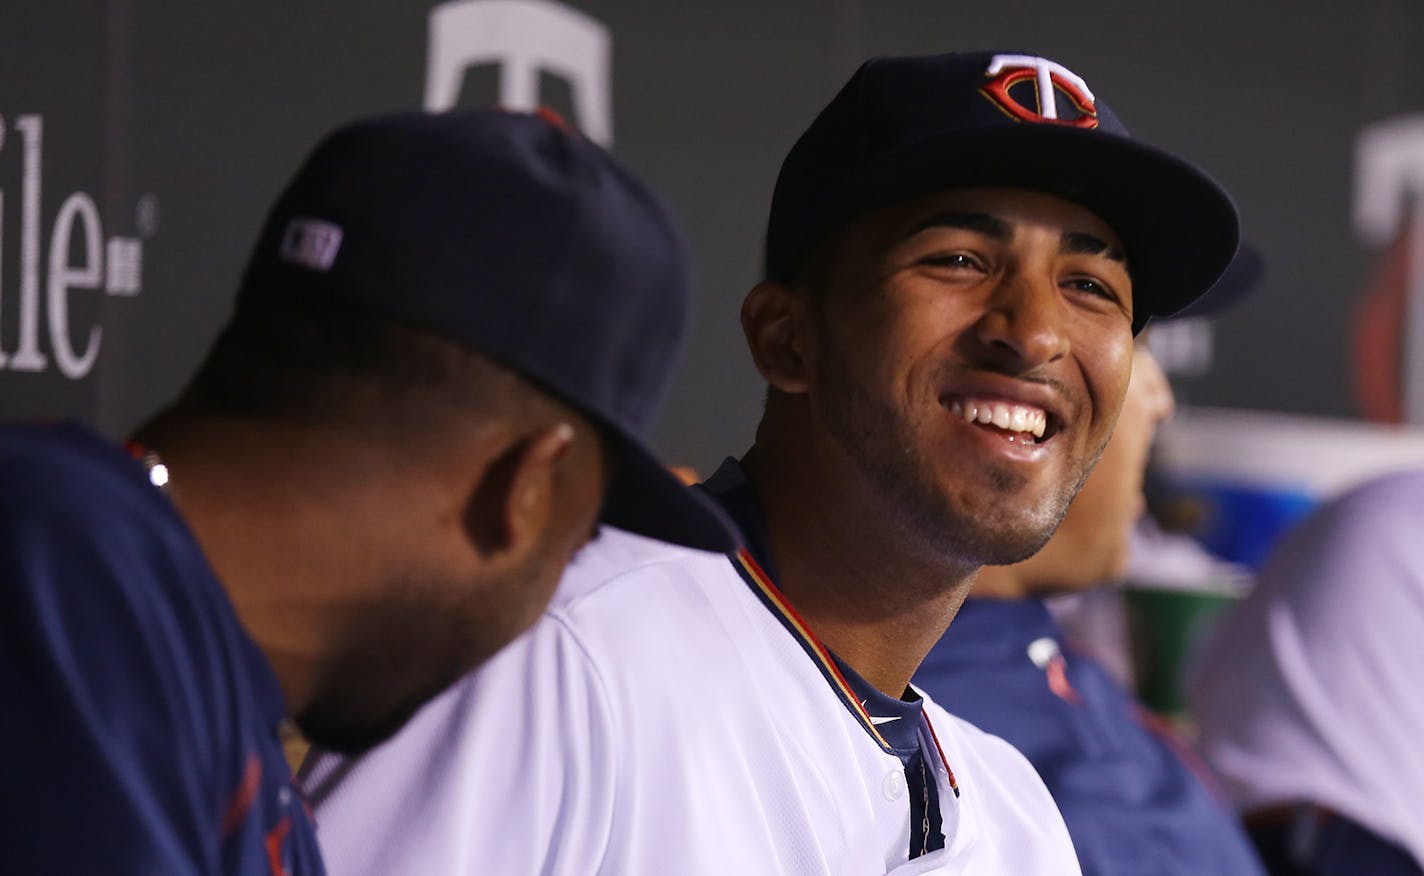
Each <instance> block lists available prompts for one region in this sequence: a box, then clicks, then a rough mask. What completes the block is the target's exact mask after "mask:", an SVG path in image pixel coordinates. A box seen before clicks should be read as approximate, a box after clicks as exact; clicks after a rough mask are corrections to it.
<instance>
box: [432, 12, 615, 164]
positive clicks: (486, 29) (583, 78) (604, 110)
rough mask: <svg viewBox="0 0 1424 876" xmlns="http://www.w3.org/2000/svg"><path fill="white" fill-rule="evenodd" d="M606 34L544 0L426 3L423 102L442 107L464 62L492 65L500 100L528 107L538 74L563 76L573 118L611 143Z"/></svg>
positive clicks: (456, 95) (453, 95)
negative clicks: (427, 36) (430, 6)
mask: <svg viewBox="0 0 1424 876" xmlns="http://www.w3.org/2000/svg"><path fill="white" fill-rule="evenodd" d="M611 44H612V39H611V38H610V36H609V33H608V28H606V27H604V26H603V25H602V24H601V23H599V22H598V21H596V20H594V19H592V18H590V17H589V16H587V15H585V14H583V13H582V12H579V11H577V10H575V9H570V8H569V7H567V6H564V5H562V4H560V3H554V2H551V0H454V2H450V3H442V4H441V5H439V6H437V7H435V8H434V9H432V10H431V11H430V44H429V50H428V55H427V60H426V71H425V108H426V109H427V110H432V111H439V110H447V109H450V108H452V107H454V106H455V104H456V103H457V102H458V101H459V99H460V84H461V82H463V81H464V73H465V71H466V69H468V68H469V67H472V66H475V65H479V64H494V65H497V66H498V67H499V71H500V83H499V102H500V105H502V106H505V107H508V108H509V109H515V110H532V109H534V108H535V107H537V106H538V105H539V103H540V100H539V74H540V73H541V72H545V73H551V74H553V75H556V76H559V77H562V78H563V79H565V80H567V81H568V83H569V87H570V90H571V92H572V94H573V104H574V111H575V113H576V115H577V118H576V119H574V123H575V124H576V125H578V127H579V128H580V129H581V130H582V131H583V132H584V133H585V134H587V135H588V137H589V139H590V140H593V141H594V142H596V143H599V144H602V145H603V146H609V145H611V144H612V143H613V100H612V94H613V89H612V83H611V80H610V76H609V58H610V54H611V51H610V46H611Z"/></svg>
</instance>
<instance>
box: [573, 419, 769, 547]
mask: <svg viewBox="0 0 1424 876" xmlns="http://www.w3.org/2000/svg"><path fill="white" fill-rule="evenodd" d="M612 437H615V438H616V450H617V454H618V459H617V462H616V466H617V467H616V469H615V470H614V473H613V479H612V481H611V482H610V483H609V485H608V493H607V495H606V496H605V497H604V500H603V512H602V514H601V515H600V518H599V519H600V520H601V521H602V522H603V523H606V524H608V525H609V526H616V527H618V528H619V529H624V530H627V531H629V532H634V533H637V534H638V535H645V536H648V537H649V538H656V539H659V540H661V541H667V542H672V543H673V544H679V545H683V546H684V547H690V548H696V549H698V550H703V551H714V552H716V553H731V552H732V551H735V550H737V549H738V548H739V547H741V544H742V538H741V536H740V534H739V533H738V530H737V527H736V524H734V523H733V522H732V520H731V518H729V517H728V516H727V514H726V512H724V511H723V510H722V509H721V507H720V506H718V505H717V503H716V502H715V501H714V500H712V499H711V498H709V497H708V496H706V495H704V494H703V493H702V492H701V491H700V490H696V489H693V488H692V487H691V486H688V485H687V484H685V483H683V481H682V480H681V479H680V478H679V477H678V476H677V475H675V474H674V473H673V472H672V471H670V470H669V469H668V468H667V467H666V466H664V465H663V464H662V463H660V462H658V460H657V459H656V458H655V457H654V456H653V455H652V454H651V453H650V452H648V450H647V449H646V448H644V447H643V446H642V445H641V444H640V443H638V442H637V441H636V440H634V439H632V438H630V437H629V436H627V435H625V434H621V433H616V434H615V435H614V436H612Z"/></svg>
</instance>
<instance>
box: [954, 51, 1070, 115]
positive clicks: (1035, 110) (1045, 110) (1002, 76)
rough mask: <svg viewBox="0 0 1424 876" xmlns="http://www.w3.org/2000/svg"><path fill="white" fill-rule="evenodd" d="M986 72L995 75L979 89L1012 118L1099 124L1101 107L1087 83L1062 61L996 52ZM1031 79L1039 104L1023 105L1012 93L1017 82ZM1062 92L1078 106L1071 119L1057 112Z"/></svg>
mask: <svg viewBox="0 0 1424 876" xmlns="http://www.w3.org/2000/svg"><path fill="white" fill-rule="evenodd" d="M984 75H985V76H989V77H992V78H991V79H990V80H989V81H988V82H987V83H985V84H984V87H983V88H980V89H979V92H980V93H981V94H983V95H984V96H985V97H987V98H989V99H990V100H992V101H993V102H994V103H995V105H997V106H998V107H999V109H1001V110H1003V111H1004V112H1005V113H1006V114H1007V115H1008V116H1009V117H1010V118H1015V119H1018V120H1019V121H1022V122H1039V123H1044V124H1050V125H1070V126H1072V127H1074V128H1087V129H1091V128H1096V127H1097V126H1098V110H1097V107H1096V106H1094V104H1093V93H1092V92H1091V91H1089V90H1088V83H1086V82H1084V81H1083V79H1082V77H1080V76H1078V75H1077V74H1076V73H1074V72H1073V71H1072V70H1069V69H1068V68H1067V67H1064V66H1063V65H1062V64H1059V63H1056V62H1054V61H1050V60H1048V59H1047V58H1039V57H1036V56H1034V55H995V56H994V57H993V59H992V60H991V61H990V62H989V69H988V70H985V71H984ZM1029 80H1031V81H1032V82H1033V85H1034V92H1035V94H1036V96H1037V104H1038V105H1037V106H1034V107H1029V106H1026V105H1024V104H1023V103H1022V102H1020V101H1019V99H1018V98H1016V97H1015V96H1014V95H1013V93H1012V92H1013V88H1014V86H1015V85H1018V84H1019V83H1020V82H1024V81H1029ZM1020 90H1022V89H1020ZM1060 92H1061V93H1062V94H1063V96H1064V97H1066V98H1068V100H1069V101H1071V102H1072V104H1073V106H1074V107H1075V108H1076V109H1077V115H1075V116H1073V117H1072V118H1063V117H1061V116H1060V115H1059V113H1058V95H1059V93H1060Z"/></svg>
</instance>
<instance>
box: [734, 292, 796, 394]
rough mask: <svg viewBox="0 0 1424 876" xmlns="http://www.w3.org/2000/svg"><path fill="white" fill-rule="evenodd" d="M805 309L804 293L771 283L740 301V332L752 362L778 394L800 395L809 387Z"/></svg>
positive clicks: (749, 293)
mask: <svg viewBox="0 0 1424 876" xmlns="http://www.w3.org/2000/svg"><path fill="white" fill-rule="evenodd" d="M807 306H808V305H807V302H806V293H805V292H803V291H801V290H798V289H794V288H792V287H791V286H788V285H787V284H785V283H773V282H771V281H763V282H761V283H758V284H757V285H756V286H754V287H752V291H750V292H748V293H747V297H746V299H744V300H743V301H742V333H743V334H745V335H746V337H747V346H748V347H750V348H751V352H752V361H754V362H755V363H756V367H757V370H758V371H760V372H761V376H762V377H764V378H766V381H767V383H770V384H771V385H772V386H774V387H776V388H777V389H779V390H781V391H782V392H786V393H802V392H805V391H806V389H807V387H808V385H809V380H808V377H809V374H810V368H809V364H810V357H809V353H810V351H811V349H812V341H813V339H812V338H811V336H810V332H809V331H808V330H807V329H808V325H809V313H808V310H807Z"/></svg>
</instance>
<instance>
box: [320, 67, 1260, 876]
mask: <svg viewBox="0 0 1424 876" xmlns="http://www.w3.org/2000/svg"><path fill="white" fill-rule="evenodd" d="M1036 88H1037V89H1038V91H1036V90H1035V89H1036ZM1236 243H1237V222H1236V215H1235V211H1234V209H1233V208H1232V206H1231V203H1230V201H1229V200H1228V199H1227V197H1226V196H1225V195H1224V194H1223V193H1222V192H1221V191H1220V190H1219V189H1218V188H1217V187H1216V186H1215V184H1213V183H1212V182H1211V181H1210V180H1209V179H1207V178H1206V177H1205V176H1203V175H1202V174H1201V173H1200V172H1198V171H1196V170H1194V169H1192V168H1190V167H1189V166H1187V165H1186V164H1184V163H1182V162H1180V161H1179V160H1178V159H1175V158H1172V157H1170V156H1167V155H1165V154H1163V153H1160V152H1157V151H1156V150H1154V149H1152V148H1150V147H1147V146H1143V145H1141V144H1139V143H1137V142H1135V141H1133V140H1131V139H1129V138H1128V137H1127V135H1126V132H1125V131H1124V130H1123V128H1122V126H1121V125H1120V124H1119V123H1118V121H1117V120H1116V118H1115V117H1114V116H1113V115H1112V114H1111V112H1109V111H1108V109H1107V108H1106V107H1105V106H1103V105H1102V103H1101V102H1097V101H1096V100H1095V99H1094V97H1093V95H1092V93H1091V92H1090V91H1089V90H1088V88H1087V86H1086V85H1085V84H1084V83H1083V82H1082V80H1080V79H1079V78H1078V77H1077V76H1075V75H1074V74H1072V73H1071V72H1070V71H1068V70H1067V69H1066V68H1063V67H1061V66H1059V65H1057V64H1055V63H1053V62H1050V61H1047V60H1044V59H1040V58H1034V57H1029V56H1020V55H998V54H992V53H982V54H966V55H942V56H937V57H927V58H899V59H880V60H874V61H871V62H869V63H867V64H866V65H864V66H863V67H862V68H861V69H860V70H859V71H858V72H857V73H856V74H855V76H854V77H853V78H852V80H851V81H850V83H849V84H847V85H846V87H845V88H844V89H842V91H841V92H840V94H839V95H837V96H836V98H835V99H834V100H832V102H831V103H830V105H829V106H828V107H827V108H826V109H825V110H824V111H823V112H822V113H821V114H820V116H819V117H818V118H817V119H816V121H815V122H814V123H813V124H812V125H811V127H810V129H809V130H808V131H807V132H806V133H805V134H804V135H803V136H802V137H801V139H800V140H799V141H798V142H797V144H796V145H795V146H794V147H793V148H792V150H791V152H790V154H789V155H788V156H787V159H786V161H785V163H784V164H783V166H782V170H781V176H780V179H779V180H778V182H777V187H776V192H775V194H774V196H773V200H772V208H771V218H770V224H769V228H768V233H767V248H766V256H767V259H766V280H765V282H763V283H761V284H759V285H757V286H756V287H755V288H754V289H753V290H752V291H751V292H750V294H749V295H748V296H747V298H746V300H745V302H744V304H743V307H742V322H743V326H744V328H745V332H746V336H747V340H748V344H749V346H750V348H751V353H752V356H753V358H754V359H755V361H756V363H757V366H758V368H759V369H760V370H761V373H762V374H763V375H764V376H765V377H766V379H767V381H768V383H769V384H770V390H769V393H768V398H767V403H766V410H765V415H764V417H763V419H762V422H761V425H760V427H759V429H758V432H757V438H756V444H755V446H754V447H753V448H752V449H751V450H750V451H749V452H748V453H747V454H746V456H745V457H744V458H743V459H742V460H741V461H740V462H738V461H735V460H729V461H728V462H727V463H726V464H725V465H724V466H723V467H722V468H721V469H720V470H719V471H718V472H717V473H716V474H715V475H714V476H713V477H712V478H711V479H710V480H709V481H708V483H707V484H706V485H705V488H706V490H707V491H708V492H709V493H710V494H711V495H713V496H715V497H716V498H717V499H718V501H720V502H721V503H722V504H723V505H724V507H725V508H727V510H728V511H729V512H730V513H731V514H732V515H733V517H734V518H736V519H737V520H738V522H739V523H740V524H741V526H742V529H743V533H744V535H745V536H746V537H747V539H748V542H749V548H750V549H749V550H747V551H743V552H740V553H737V554H734V555H731V556H716V555H711V554H705V553H697V552H693V551H688V550H684V549H680V548H677V547H674V546H671V545H667V544H661V543H658V542H655V541H651V540H649V539H645V538H641V537H639V536H635V535H630V534H626V533H621V532H616V531H611V530H610V531H606V532H605V533H604V534H603V535H602V536H601V537H600V538H599V540H598V541H597V542H595V543H594V544H592V545H590V546H589V547H588V548H586V549H585V550H584V551H583V552H582V553H581V554H580V555H579V557H578V558H577V559H576V560H575V562H574V564H573V565H572V566H571V567H570V569H569V571H568V573H567V574H566V575H565V578H564V580H563V581H562V583H561V585H560V589H559V592H558V594H557V596H556V598H555V600H554V602H553V604H552V606H551V608H550V610H549V611H548V612H547V613H546V614H545V616H544V617H543V618H542V619H541V620H540V622H539V623H537V624H536V625H535V627H534V628H533V630H532V631H531V633H530V634H529V635H528V636H526V637H523V638H521V639H520V640H519V641H518V642H516V643H515V644H514V645H513V646H512V647H511V648H510V649H509V650H506V651H505V652H504V653H502V654H501V655H499V656H498V657H496V658H495V659H494V660H492V661H491V662H490V663H489V664H487V665H486V667H485V668H484V669H483V670H481V671H480V672H478V673H475V674H473V675H472V676H470V677H469V678H467V679H465V680H464V681H462V682H461V683H460V684H459V685H458V686H457V687H456V688H455V689H454V690H452V691H450V692H448V693H447V694H446V695H445V696H443V697H441V698H439V699H438V700H436V701H435V702H434V703H433V704H432V705H431V706H430V707H429V708H427V709H426V710H424V711H423V712H422V713H421V714H420V715H419V716H417V718H416V719H415V720H414V721H413V722H412V723H411V724H410V726H409V727H408V728H407V729H406V731H405V732H403V733H402V734H401V735H400V736H398V737H397V738H396V739H394V740H392V741H391V742H390V743H389V744H387V745H386V746H384V747H382V748H380V749H378V750H376V751H373V752H371V753H370V754H369V755H368V756H366V757H364V758H362V759H360V760H358V761H354V762H352V761H341V760H339V759H335V758H328V759H323V760H321V761H318V762H317V763H316V765H315V768H313V769H311V770H310V771H309V776H308V777H309V779H310V784H309V787H311V788H312V789H313V790H314V791H315V792H316V793H317V795H318V797H319V798H320V799H319V804H318V805H319V817H320V819H321V824H322V830H321V837H320V838H321V842H322V844H323V847H324V848H325V849H327V850H328V851H329V853H330V855H331V860H332V862H333V869H334V870H335V872H337V873H338V874H345V873H372V874H376V873H380V874H407V873H409V874H415V873H458V874H475V873H502V874H516V873H545V874H575V873H604V874H644V873H649V874H651V873H677V874H718V876H725V874H733V873H735V874H763V873H765V874H772V873H775V874H787V873H790V874H820V873H845V874H868V873H885V872H887V871H892V872H894V873H896V874H910V873H973V874H977V876H988V874H1014V876H1025V874H1038V873H1077V872H1078V866H1077V862H1076V860H1075V857H1074V854H1073V849H1072V846H1071V844H1070V842H1069V840H1068V835H1067V832H1066V830H1065V829H1064V826H1063V822H1062V819H1061V818H1060V817H1059V815H1058V813H1057V811H1056V810H1055V809H1054V807H1053V803H1052V800H1051V799H1050V798H1049V796H1048V793H1047V791H1046V790H1045V789H1044V787H1043V783H1042V782H1041V781H1040V780H1039V778H1038V776H1037V775H1036V774H1035V773H1034V772H1033V770H1032V768H1031V767H1030V766H1029V765H1028V763H1027V762H1026V761H1025V760H1024V759H1023V757H1022V756H1021V755H1019V754H1018V753H1017V752H1016V751H1014V750H1013V749H1012V748H1010V747H1009V746H1008V745H1007V744H1006V743H1004V742H1002V741H1000V740H998V739H996V738H994V737H990V736H987V735H985V734H983V733H981V732H979V731H978V730H976V729H974V728H973V727H971V726H970V725H968V724H965V723H964V722H962V721H959V720H957V719H955V718H952V717H951V716H949V715H948V714H946V713H945V712H944V711H943V710H941V709H939V708H938V707H936V706H934V705H933V704H931V703H930V702H929V701H928V700H925V699H921V697H920V696H919V695H918V694H917V693H916V692H915V691H914V690H913V689H911V688H909V687H908V683H909V681H910V677H911V674H912V673H913V672H914V670H915V668H916V666H917V665H918V664H919V662H920V660H921V658H922V657H923V656H924V655H925V652H926V651H928V650H929V648H930V646H931V645H932V644H933V643H934V642H935V640H936V639H938V638H939V636H940V634H941V633H942V632H943V631H944V629H945V627H946V626H947V625H948V624H949V622H950V620H951V618H952V617H953V616H954V613H955V611H956V610H957V609H958V607H959V604H960V602H961V601H962V600H963V598H964V595H965V592H966V590H967V589H968V587H969V585H970V583H971V581H972V579H973V576H974V573H975V572H976V570H977V569H978V568H979V567H980V566H982V565H984V564H985V563H1006V562H1012V561H1015V560H1018V559H1022V558H1023V557H1024V556H1026V555H1028V554H1029V553H1032V552H1033V551H1034V550H1036V549H1037V548H1038V547H1040V546H1041V545H1042V544H1043V542H1044V541H1045V540H1046V539H1047V538H1048V536H1049V535H1050V534H1051V533H1052V531H1053V529H1054V527H1055V526H1056V525H1057V523H1058V520H1059V518H1061V517H1062V515H1063V513H1064V510H1065V509H1066V508H1067V505H1068V502H1069V501H1070V499H1071V498H1072V497H1073V494H1074V493H1075V492H1076V490H1077V489H1078V486H1079V485H1080V484H1081V483H1082V480H1083V478H1084V477H1086V475H1087V473H1088V471H1089V469H1090V468H1091V467H1092V464H1093V462H1094V460H1095V459H1096V458H1097V455H1098V453H1099V452H1100V451H1101V450H1102V448H1103V445H1104V444H1105V443H1106V441H1107V439H1108V435H1109V434H1110V433H1111V431H1112V428H1113V423H1114V421H1115V420H1116V417H1117V413H1118V408H1119V405H1120V404H1121V402H1122V397H1123V393H1124V391H1125V390H1126V388H1127V383H1128V376H1129V371H1130V367H1131V360H1132V349H1133V341H1132V338H1133V334H1134V331H1135V330H1137V329H1140V328H1141V327H1142V326H1143V325H1144V324H1145V323H1146V322H1147V320H1148V318H1149V317H1151V316H1152V315H1154V314H1158V313H1167V312H1171V311H1173V310H1175V309H1177V308H1179V307H1181V306H1182V305H1184V304H1186V303H1187V302H1188V301H1190V300H1191V299H1193V298H1194V297H1196V296H1197V295H1198V294H1199V293H1200V292H1201V291H1203V290H1205V289H1206V288H1207V287H1208V286H1209V285H1211V283H1212V282H1213V281H1214V280H1215V279H1216V277H1217V275H1218V274H1219V273H1220V272H1221V270H1222V269H1223V268H1224V267H1225V265H1226V264H1227V262H1228V261H1229V260H1230V258H1231V255H1232V252H1233V251H1234V250H1235V248H1236Z"/></svg>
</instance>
